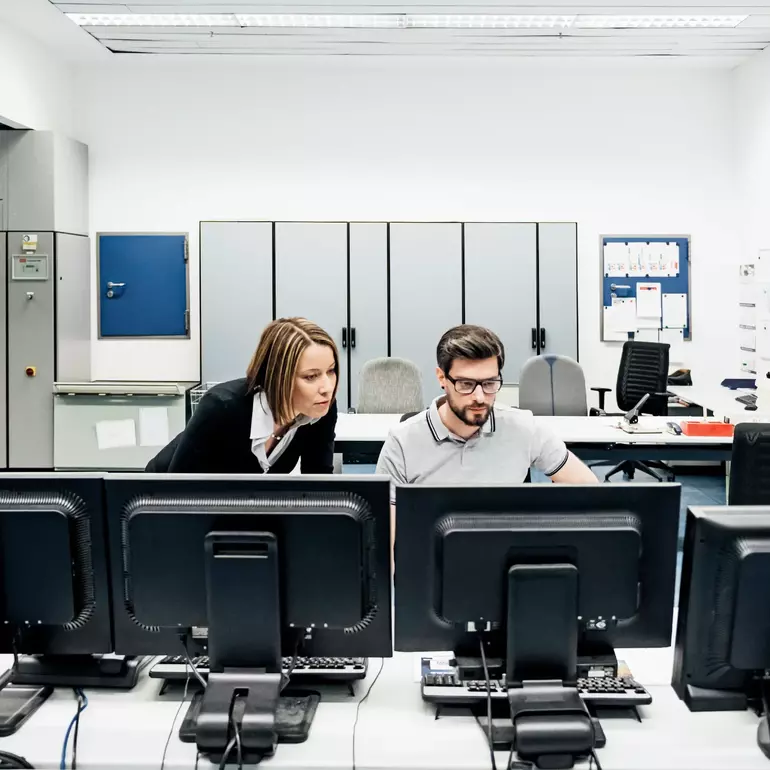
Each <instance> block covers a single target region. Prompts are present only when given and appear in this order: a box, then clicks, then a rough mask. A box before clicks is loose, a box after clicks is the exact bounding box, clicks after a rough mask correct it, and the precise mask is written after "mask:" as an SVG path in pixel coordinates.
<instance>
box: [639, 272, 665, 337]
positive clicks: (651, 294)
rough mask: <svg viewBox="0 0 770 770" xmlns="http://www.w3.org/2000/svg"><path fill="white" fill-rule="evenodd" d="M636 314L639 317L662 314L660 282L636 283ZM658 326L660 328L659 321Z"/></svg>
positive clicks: (658, 317)
mask: <svg viewBox="0 0 770 770" xmlns="http://www.w3.org/2000/svg"><path fill="white" fill-rule="evenodd" d="M636 315H637V317H639V318H657V319H658V320H660V316H661V291H660V284H659V283H641V282H640V283H637V284H636ZM656 328H660V323H658V325H657V327H656Z"/></svg>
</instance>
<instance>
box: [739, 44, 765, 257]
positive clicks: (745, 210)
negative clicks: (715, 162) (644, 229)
mask: <svg viewBox="0 0 770 770" xmlns="http://www.w3.org/2000/svg"><path fill="white" fill-rule="evenodd" d="M734 81H735V83H734V85H735V89H734V110H733V116H734V121H735V165H736V171H737V179H738V201H739V204H740V206H739V212H740V214H739V225H740V228H741V234H742V250H741V256H742V260H741V261H744V262H748V261H751V260H753V258H754V257H756V254H757V251H758V250H759V249H762V248H764V249H767V248H770V49H767V50H765V51H764V52H762V53H761V54H758V55H756V56H753V57H752V58H751V59H749V61H748V62H746V63H745V64H743V65H742V66H741V67H739V68H738V69H737V70H736V71H735V75H734Z"/></svg>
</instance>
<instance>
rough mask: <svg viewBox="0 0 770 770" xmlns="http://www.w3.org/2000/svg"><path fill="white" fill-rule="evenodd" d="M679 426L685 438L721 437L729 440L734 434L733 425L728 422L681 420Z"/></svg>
mask: <svg viewBox="0 0 770 770" xmlns="http://www.w3.org/2000/svg"><path fill="white" fill-rule="evenodd" d="M679 425H680V426H681V428H682V433H684V435H685V436H723V437H725V438H730V437H731V436H732V435H733V433H734V432H735V425H733V424H732V423H729V422H703V421H702V420H700V421H698V420H683V421H682V422H681V423H679Z"/></svg>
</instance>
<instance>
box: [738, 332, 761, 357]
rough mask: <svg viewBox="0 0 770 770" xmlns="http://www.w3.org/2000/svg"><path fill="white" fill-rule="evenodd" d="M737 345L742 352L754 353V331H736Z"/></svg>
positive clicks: (755, 342)
mask: <svg viewBox="0 0 770 770" xmlns="http://www.w3.org/2000/svg"><path fill="white" fill-rule="evenodd" d="M738 345H739V347H740V349H741V350H742V351H744V352H747V353H754V352H756V349H757V335H756V332H755V331H754V329H738Z"/></svg>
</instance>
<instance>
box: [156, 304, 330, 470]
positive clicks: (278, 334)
mask: <svg viewBox="0 0 770 770" xmlns="http://www.w3.org/2000/svg"><path fill="white" fill-rule="evenodd" d="M338 372H339V355H338V353H337V347H336V345H335V344H334V341H333V340H332V338H331V337H330V336H329V335H328V334H327V333H326V332H325V331H324V330H323V329H321V328H320V327H318V326H316V325H315V324H314V323H312V322H311V321H308V320H306V319H304V318H279V319H278V320H277V321H273V322H272V323H271V324H269V325H268V326H267V328H266V329H265V330H264V331H263V332H262V337H261V339H260V341H259V345H258V346H257V350H256V352H255V353H254V356H253V358H252V360H251V363H250V364H249V368H248V371H247V375H246V377H245V378H241V379H238V380H230V381H229V382H224V383H220V384H219V385H216V386H214V387H213V388H211V389H210V390H209V391H208V392H207V393H206V395H205V396H204V397H203V398H202V399H201V402H200V404H198V407H197V408H196V410H195V413H194V414H193V416H192V419H191V420H190V422H189V423H188V424H187V427H186V428H185V430H184V431H183V432H182V433H180V434H179V436H177V438H176V439H175V440H174V442H172V444H171V445H169V446H168V447H166V449H164V450H163V451H162V452H161V455H162V454H164V453H166V456H167V457H169V456H170V462H168V461H167V462H166V463H164V462H162V460H161V456H160V455H159V456H158V457H156V458H155V460H153V461H151V463H150V465H148V467H147V470H148V471H152V470H156V471H157V470H162V469H163V468H162V467H161V466H165V465H167V470H168V472H169V473H289V472H291V471H292V470H294V467H295V466H296V465H297V461H298V460H299V462H300V470H301V472H302V473H332V472H333V455H334V427H335V425H336V423H337V403H336V401H335V396H336V395H337V381H338V379H337V378H338Z"/></svg>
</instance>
